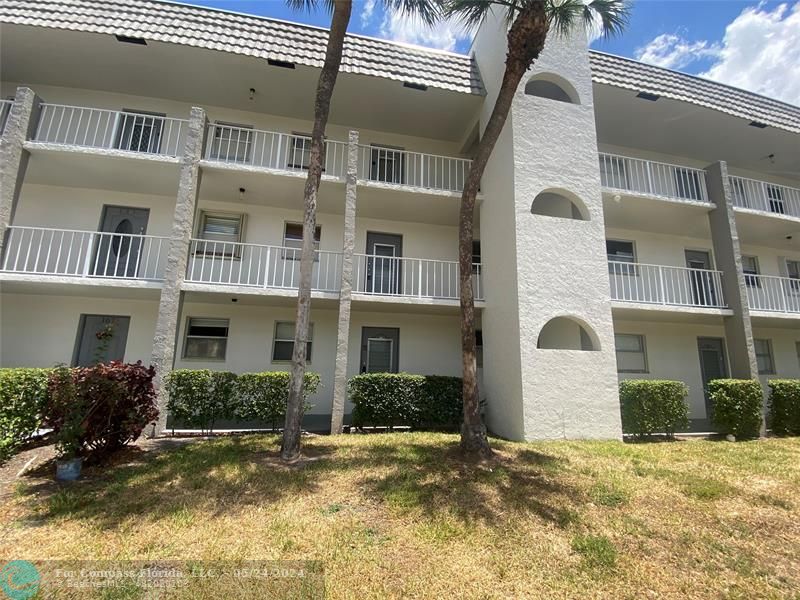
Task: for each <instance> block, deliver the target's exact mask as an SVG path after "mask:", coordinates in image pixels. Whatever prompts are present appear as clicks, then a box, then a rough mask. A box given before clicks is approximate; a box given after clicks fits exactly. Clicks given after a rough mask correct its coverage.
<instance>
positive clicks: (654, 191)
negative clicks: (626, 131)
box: [600, 153, 709, 203]
mask: <svg viewBox="0 0 800 600" xmlns="http://www.w3.org/2000/svg"><path fill="white" fill-rule="evenodd" d="M600 181H601V184H602V186H603V188H604V189H605V190H608V191H611V192H622V193H626V194H630V195H636V196H647V197H654V198H661V199H667V200H673V201H680V202H706V203H707V202H708V201H709V200H708V190H707V188H706V177H705V171H703V170H702V169H694V168H691V167H684V166H680V165H671V164H667V163H661V162H655V161H651V160H641V159H638V158H629V157H627V156H617V155H614V154H604V153H601V154H600Z"/></svg>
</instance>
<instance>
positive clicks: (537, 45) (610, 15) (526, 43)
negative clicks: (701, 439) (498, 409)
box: [443, 0, 628, 456]
mask: <svg viewBox="0 0 800 600" xmlns="http://www.w3.org/2000/svg"><path fill="white" fill-rule="evenodd" d="M443 2H444V14H445V16H447V17H452V18H456V19H458V20H460V21H461V22H462V23H463V24H464V25H465V26H467V27H469V28H474V27H477V26H478V25H480V23H481V22H482V21H483V19H484V18H485V17H486V15H487V14H488V13H489V11H490V10H492V9H493V8H494V7H497V10H501V11H503V12H504V14H505V20H506V23H507V25H508V34H507V40H508V51H507V54H506V64H505V72H504V74H503V81H502V83H501V85H500V91H499V93H498V95H497V99H496V100H495V104H494V109H493V110H492V114H491V116H490V117H489V120H488V122H487V123H486V128H485V130H484V132H483V136H482V137H481V139H480V141H479V142H478V147H477V149H476V151H475V156H474V157H473V159H472V165H471V166H470V169H469V172H468V173H467V177H466V181H465V182H464V191H463V193H462V194H461V209H460V213H459V223H458V258H459V273H460V274H459V286H460V297H461V349H462V368H463V375H464V390H463V393H464V422H463V424H462V426H461V448H462V450H463V451H464V452H466V453H470V454H478V455H483V456H489V455H491V454H492V451H491V448H490V447H489V441H488V440H487V438H486V427H485V426H484V424H483V422H482V420H481V414H480V404H479V401H478V380H477V365H476V361H475V299H474V297H473V291H472V227H473V220H474V212H475V197H476V196H477V194H478V188H479V186H480V182H481V177H482V176H483V172H484V170H485V169H486V164H487V163H488V161H489V157H490V156H491V154H492V150H493V149H494V146H495V144H496V143H497V139H498V138H499V137H500V133H501V132H502V131H503V125H504V124H505V122H506V118H507V117H508V113H509V110H510V109H511V103H512V101H513V99H514V95H515V94H516V92H517V88H518V87H519V83H520V81H521V80H522V78H523V76H524V75H525V73H526V72H527V71H528V69H529V68H530V67H531V65H532V64H533V63H534V61H535V60H536V59H537V58H539V54H540V53H541V52H542V50H543V49H544V45H545V41H546V40H547V36H548V34H549V32H550V31H551V30H553V31H555V32H556V33H557V34H559V35H567V34H569V33H570V32H571V31H572V30H573V29H574V28H575V27H577V26H578V25H579V24H580V25H581V26H583V27H587V28H589V27H592V26H593V25H596V24H599V25H601V26H602V30H603V35H606V36H610V35H614V34H617V33H620V32H621V31H622V30H623V29H624V27H625V25H626V23H627V20H628V7H627V5H626V3H625V1H624V0H443Z"/></svg>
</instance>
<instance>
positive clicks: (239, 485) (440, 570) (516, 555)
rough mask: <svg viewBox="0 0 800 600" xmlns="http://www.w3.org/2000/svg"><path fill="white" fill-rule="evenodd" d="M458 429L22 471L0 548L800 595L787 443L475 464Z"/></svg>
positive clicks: (653, 590) (486, 590) (340, 592)
mask: <svg viewBox="0 0 800 600" xmlns="http://www.w3.org/2000/svg"><path fill="white" fill-rule="evenodd" d="M457 442H458V440H457V437H455V436H451V435H444V434H425V433H414V434H387V435H369V436H358V435H351V436H340V437H336V438H331V437H312V438H308V439H307V440H305V443H306V446H305V448H306V454H307V456H308V460H305V461H303V462H302V463H301V464H299V465H296V466H291V467H287V466H284V465H282V464H281V463H280V462H279V461H277V460H276V457H277V455H278V439H277V438H276V437H273V436H256V435H253V436H243V437H229V438H221V439H213V440H198V441H195V442H192V443H189V444H185V445H182V446H177V447H175V448H173V449H171V450H169V451H167V452H158V453H156V452H145V451H141V450H135V449H134V450H131V451H130V452H129V453H128V454H127V455H123V456H121V457H119V458H118V459H117V461H116V464H115V465H114V466H113V467H107V468H104V467H92V468H90V469H88V471H87V473H86V477H85V478H84V479H83V480H82V481H79V482H77V483H76V484H74V485H66V486H58V485H55V484H54V483H52V482H51V481H49V480H48V479H46V478H44V477H41V476H40V477H36V476H32V477H27V478H23V480H24V481H23V483H22V484H18V485H17V486H16V488H15V489H14V490H13V492H12V493H8V494H7V495H5V496H4V504H3V505H2V507H1V508H2V511H1V512H0V526H2V528H3V529H4V532H5V533H4V536H3V538H2V540H1V541H0V554H2V555H3V556H9V557H14V558H28V559H34V560H41V559H47V558H77V557H80V558H107V559H120V560H123V559H147V560H167V559H182V560H230V561H245V560H251V559H265V560H315V561H320V563H321V564H322V566H323V568H324V571H325V578H326V591H327V594H328V596H329V597H331V598H368V597H374V598H387V597H389V598H392V597H395V598H400V597H430V598H439V597H447V596H449V597H459V598H462V597H463V598H486V597H504V598H508V597H514V598H525V597H528V598H548V597H582V596H592V597H595V596H601V597H614V598H625V597H641V596H647V595H648V594H649V595H656V596H658V597H676V598H677V597H682V598H685V597H688V598H692V597H694V598H707V597H709V596H712V597H713V596H720V597H737V596H739V597H787V598H788V597H796V596H793V594H796V590H798V589H800V558H799V557H800V518H798V517H800V513H799V512H798V506H797V501H796V498H797V497H798V491H800V490H799V489H798V484H799V482H800V440H797V439H784V440H773V439H770V440H763V441H754V442H746V443H737V444H730V443H724V442H722V443H721V442H705V441H692V442H675V443H654V444H623V443H619V442H549V443H534V444H522V443H511V442H503V441H500V440H495V441H494V442H493V445H494V447H495V448H496V450H497V454H498V456H497V459H496V460H495V461H490V462H484V463H464V462H463V461H462V460H461V459H460V457H459V455H458V452H457ZM195 592H196V593H197V595H198V597H202V596H203V594H206V595H209V594H210V593H211V590H210V589H208V590H205V591H204V590H203V589H199V590H195ZM128 597H139V596H137V595H136V592H135V590H134V592H132V594H131V595H129V596H128Z"/></svg>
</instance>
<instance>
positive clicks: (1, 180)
mask: <svg viewBox="0 0 800 600" xmlns="http://www.w3.org/2000/svg"><path fill="white" fill-rule="evenodd" d="M40 104H41V99H40V98H39V97H37V96H36V94H34V93H33V90H31V89H30V88H26V87H18V88H17V94H16V96H15V97H14V104H12V105H11V112H10V113H9V115H8V120H7V121H6V128H5V132H4V133H3V136H2V139H0V257H1V256H2V254H3V247H4V244H5V239H6V230H7V229H8V226H9V225H11V222H12V221H13V218H14V209H15V208H16V206H17V201H18V200H19V192H20V190H21V189H22V182H23V181H24V180H25V170H26V169H27V167H28V157H29V154H28V151H27V150H25V148H24V147H23V144H24V143H25V140H27V139H29V138H30V136H31V134H32V133H33V128H34V127H35V126H36V122H37V121H38V117H39V105H40Z"/></svg>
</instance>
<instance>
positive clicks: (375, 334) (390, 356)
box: [361, 327, 400, 373]
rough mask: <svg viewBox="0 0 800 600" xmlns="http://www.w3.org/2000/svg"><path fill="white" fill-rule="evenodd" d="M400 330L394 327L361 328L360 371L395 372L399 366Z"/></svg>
mask: <svg viewBox="0 0 800 600" xmlns="http://www.w3.org/2000/svg"><path fill="white" fill-rule="evenodd" d="M399 351H400V330H399V329H397V328H395V327H364V328H362V329H361V372H362V373H397V371H398V368H399V366H400V360H399V356H400V352H399Z"/></svg>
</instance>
